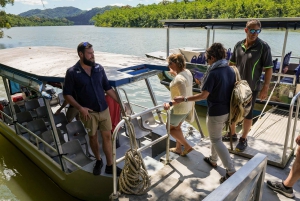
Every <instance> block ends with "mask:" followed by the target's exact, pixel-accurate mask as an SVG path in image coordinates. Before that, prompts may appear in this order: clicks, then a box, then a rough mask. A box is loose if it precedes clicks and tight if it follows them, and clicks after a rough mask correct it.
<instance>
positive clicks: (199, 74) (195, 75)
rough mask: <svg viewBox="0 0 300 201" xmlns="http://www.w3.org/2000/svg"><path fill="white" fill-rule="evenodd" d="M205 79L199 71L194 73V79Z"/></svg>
mask: <svg viewBox="0 0 300 201" xmlns="http://www.w3.org/2000/svg"><path fill="white" fill-rule="evenodd" d="M202 77H203V73H202V72H199V71H195V72H194V78H195V79H197V80H200V79H201V78H202Z"/></svg>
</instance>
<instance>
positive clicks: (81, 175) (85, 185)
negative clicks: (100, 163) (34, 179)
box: [0, 121, 113, 200]
mask: <svg viewBox="0 0 300 201" xmlns="http://www.w3.org/2000/svg"><path fill="white" fill-rule="evenodd" d="M0 133H1V134H2V135H3V136H4V137H6V138H7V139H8V140H9V141H10V142H11V143H12V144H14V145H15V146H16V147H17V148H18V149H20V150H21V151H22V152H23V153H24V154H25V155H26V156H27V157H29V158H30V159H31V160H32V161H33V162H34V163H35V164H36V165H37V166H38V167H39V168H40V169H41V170H42V171H43V172H45V174H47V176H48V177H49V178H50V179H51V180H53V181H54V182H55V183H56V184H57V185H58V186H59V187H60V188H61V189H62V190H64V191H65V192H67V193H68V194H70V195H72V196H73V197H76V198H78V199H81V200H109V196H110V195H111V193H112V192H113V181H112V177H105V176H101V175H100V176H94V175H93V174H92V173H90V172H87V171H85V170H82V169H78V170H76V171H74V172H72V173H65V172H63V171H62V170H61V167H60V166H59V165H58V164H57V163H56V162H55V161H54V160H52V159H51V158H49V157H48V156H47V155H46V154H45V153H44V152H43V151H42V150H38V149H37V147H36V146H35V145H33V144H31V143H30V142H29V141H28V140H27V139H26V138H24V137H23V136H19V135H17V134H16V133H15V131H14V130H13V129H12V128H10V127H9V126H8V125H7V124H5V123H4V122H2V121H0ZM33 176H34V175H33Z"/></svg>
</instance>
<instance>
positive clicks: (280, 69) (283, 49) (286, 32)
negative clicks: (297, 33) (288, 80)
mask: <svg viewBox="0 0 300 201" xmlns="http://www.w3.org/2000/svg"><path fill="white" fill-rule="evenodd" d="M288 34H289V30H288V28H286V29H285V35H284V41H283V47H282V53H281V62H280V68H279V72H280V73H281V72H282V66H283V59H284V56H285V49H286V43H287V37H288ZM280 77H281V76H280V74H279V76H278V80H277V82H280Z"/></svg>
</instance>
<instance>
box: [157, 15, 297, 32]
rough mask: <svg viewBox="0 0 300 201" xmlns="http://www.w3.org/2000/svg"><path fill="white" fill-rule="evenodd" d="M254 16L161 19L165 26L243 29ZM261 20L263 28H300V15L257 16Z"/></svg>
mask: <svg viewBox="0 0 300 201" xmlns="http://www.w3.org/2000/svg"><path fill="white" fill-rule="evenodd" d="M250 19H253V18H236V19H167V20H161V22H162V23H164V27H168V28H172V27H173V28H175V27H183V28H188V27H200V28H212V29H241V28H245V26H246V23H247V21H249V20H250ZM255 19H258V20H259V21H260V22H261V26H262V28H271V29H279V28H286V29H294V30H296V29H299V27H300V17H291V18H255Z"/></svg>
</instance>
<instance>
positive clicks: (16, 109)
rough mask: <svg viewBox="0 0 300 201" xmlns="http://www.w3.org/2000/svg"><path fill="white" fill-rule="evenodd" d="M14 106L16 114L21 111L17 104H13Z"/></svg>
mask: <svg viewBox="0 0 300 201" xmlns="http://www.w3.org/2000/svg"><path fill="white" fill-rule="evenodd" d="M14 108H15V112H16V114H17V113H20V112H21V109H20V107H19V106H18V105H14Z"/></svg>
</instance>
